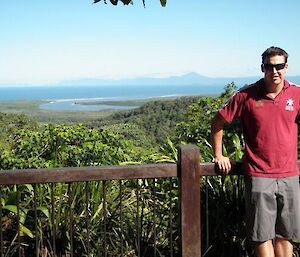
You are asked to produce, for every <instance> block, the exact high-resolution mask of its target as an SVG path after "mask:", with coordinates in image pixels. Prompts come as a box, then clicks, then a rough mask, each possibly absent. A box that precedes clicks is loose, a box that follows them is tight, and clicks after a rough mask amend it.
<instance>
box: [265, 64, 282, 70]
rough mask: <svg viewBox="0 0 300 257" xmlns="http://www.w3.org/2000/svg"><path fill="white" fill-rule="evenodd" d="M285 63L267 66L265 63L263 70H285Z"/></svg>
mask: <svg viewBox="0 0 300 257" xmlns="http://www.w3.org/2000/svg"><path fill="white" fill-rule="evenodd" d="M285 65H286V63H278V64H269V63H265V64H264V68H265V70H266V71H273V70H274V68H275V69H276V70H277V71H279V70H282V69H284V68H285Z"/></svg>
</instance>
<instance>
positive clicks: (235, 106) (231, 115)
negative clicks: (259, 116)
mask: <svg viewBox="0 0 300 257" xmlns="http://www.w3.org/2000/svg"><path fill="white" fill-rule="evenodd" d="M243 105H244V99H243V96H242V93H241V92H237V93H236V94H234V95H233V96H232V97H231V98H230V99H229V100H228V101H227V103H226V104H225V105H224V106H223V107H221V108H220V109H219V114H220V115H221V116H222V117H223V118H224V119H225V120H226V122H227V123H231V122H232V121H233V120H234V119H240V117H241V115H242V111H243Z"/></svg>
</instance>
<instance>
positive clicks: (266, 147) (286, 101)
mask: <svg viewBox="0 0 300 257" xmlns="http://www.w3.org/2000/svg"><path fill="white" fill-rule="evenodd" d="M299 105H300V87H299V86H297V85H295V84H292V83H290V82H288V81H284V87H283V90H282V91H281V92H280V93H279V94H278V95H277V96H276V98H275V99H273V98H271V97H268V95H267V94H266V92H265V89H264V80H263V79H261V80H259V81H257V82H256V83H254V84H252V85H249V86H246V87H244V88H242V89H241V90H239V91H238V92H237V93H236V94H234V95H233V96H232V97H231V99H230V100H229V101H228V102H227V103H226V105H225V106H223V107H222V108H221V109H220V110H219V113H220V114H221V116H222V117H223V118H224V119H225V120H226V121H227V122H228V123H231V122H232V120H233V119H240V120H241V123H242V127H243V134H244V140H245V154H244V160H243V161H244V166H245V170H246V172H247V173H248V174H249V175H251V176H258V177H273V178H279V177H288V176H295V175H298V174H299V170H298V165H297V159H298V154H297V145H298V126H297V123H296V118H297V116H298V113H299Z"/></svg>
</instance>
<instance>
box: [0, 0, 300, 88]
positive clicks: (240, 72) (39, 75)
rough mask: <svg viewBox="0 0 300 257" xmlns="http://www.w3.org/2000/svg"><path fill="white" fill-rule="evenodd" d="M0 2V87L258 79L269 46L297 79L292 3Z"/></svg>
mask: <svg viewBox="0 0 300 257" xmlns="http://www.w3.org/2000/svg"><path fill="white" fill-rule="evenodd" d="M92 2H93V1H92V0H26V1H24V0H14V1H12V0H1V5H0V32H1V40H0V84H1V85H8V84H49V83H56V82H60V81H64V80H74V79H80V78H113V79H119V78H133V77H141V76H169V75H177V74H184V73H187V72H198V73H199V74H202V75H205V76H209V77H235V76H256V75H260V69H259V67H260V62H261V58H260V56H261V53H262V52H263V51H264V50H265V49H266V48H267V47H269V46H271V45H275V46H280V47H282V48H284V49H285V50H286V51H287V52H288V53H289V54H290V58H289V74H290V75H300V19H299V11H300V1H299V0H289V1H285V2H283V1H278V0H273V1H270V0H251V1H241V0H226V1H225V0H209V1H200V0H181V1H179V0H169V1H168V3H167V6H166V7H165V8H163V7H161V6H160V3H159V0H146V8H143V5H142V1H141V0H134V4H133V5H129V6H123V4H122V3H119V5H118V6H116V7H114V6H112V5H111V4H107V5H105V4H104V3H103V1H102V2H100V3H98V4H92Z"/></svg>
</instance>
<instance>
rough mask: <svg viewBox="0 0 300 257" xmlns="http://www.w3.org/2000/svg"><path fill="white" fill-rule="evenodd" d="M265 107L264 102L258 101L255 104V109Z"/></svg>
mask: <svg viewBox="0 0 300 257" xmlns="http://www.w3.org/2000/svg"><path fill="white" fill-rule="evenodd" d="M262 106H264V102H263V101H262V100H258V101H256V102H255V107H256V108H258V107H262Z"/></svg>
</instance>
